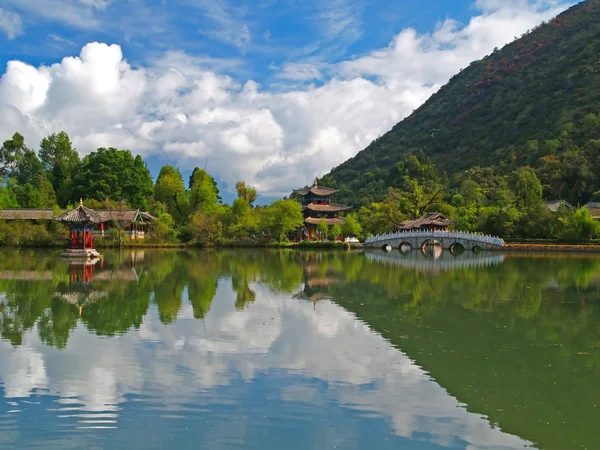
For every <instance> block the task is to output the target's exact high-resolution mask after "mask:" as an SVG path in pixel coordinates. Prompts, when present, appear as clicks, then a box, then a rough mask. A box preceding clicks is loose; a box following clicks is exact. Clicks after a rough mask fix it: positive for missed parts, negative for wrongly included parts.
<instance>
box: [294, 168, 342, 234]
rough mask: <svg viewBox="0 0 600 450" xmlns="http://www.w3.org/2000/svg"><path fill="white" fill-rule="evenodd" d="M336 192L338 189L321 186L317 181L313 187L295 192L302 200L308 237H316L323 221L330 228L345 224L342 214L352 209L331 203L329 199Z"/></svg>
mask: <svg viewBox="0 0 600 450" xmlns="http://www.w3.org/2000/svg"><path fill="white" fill-rule="evenodd" d="M336 192H337V190H336V189H332V188H328V187H323V186H319V185H318V184H317V180H315V183H314V184H313V185H312V186H311V187H306V188H303V189H295V190H294V193H296V194H297V195H299V196H300V197H301V198H302V200H301V202H302V213H303V214H304V224H305V231H306V235H307V236H306V237H313V236H315V234H316V230H317V226H318V225H319V223H321V221H324V222H325V223H326V224H327V225H330V226H331V225H343V224H344V223H345V219H344V218H343V217H340V213H342V212H344V211H347V210H348V209H350V206H347V205H338V204H335V203H331V202H330V200H329V197H331V196H332V195H333V194H335V193H336Z"/></svg>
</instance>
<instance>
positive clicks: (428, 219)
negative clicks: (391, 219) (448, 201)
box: [398, 212, 454, 231]
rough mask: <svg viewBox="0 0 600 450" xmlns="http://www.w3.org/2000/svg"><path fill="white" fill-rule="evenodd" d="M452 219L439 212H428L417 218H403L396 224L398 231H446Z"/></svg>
mask: <svg viewBox="0 0 600 450" xmlns="http://www.w3.org/2000/svg"><path fill="white" fill-rule="evenodd" d="M453 223H454V221H453V220H450V219H448V218H447V217H446V216H445V215H443V214H442V213H439V212H428V213H426V214H425V215H424V216H422V217H419V218H418V219H410V220H405V221H404V222H402V223H401V224H400V225H399V226H398V231H419V230H422V231H424V230H427V231H448V228H449V227H450V225H452V224H453Z"/></svg>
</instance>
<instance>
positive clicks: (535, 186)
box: [515, 168, 542, 210]
mask: <svg viewBox="0 0 600 450" xmlns="http://www.w3.org/2000/svg"><path fill="white" fill-rule="evenodd" d="M515 195H516V197H517V206H518V207H519V208H521V209H525V210H531V209H535V208H537V207H538V206H539V205H540V204H541V203H542V184H541V183H540V180H539V179H538V177H537V175H536V174H535V172H534V171H533V169H525V168H524V169H520V170H518V171H517V172H516V183H515Z"/></svg>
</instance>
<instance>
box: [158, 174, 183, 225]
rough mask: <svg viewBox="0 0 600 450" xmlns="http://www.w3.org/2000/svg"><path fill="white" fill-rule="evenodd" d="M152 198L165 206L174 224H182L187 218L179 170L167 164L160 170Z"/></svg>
mask: <svg viewBox="0 0 600 450" xmlns="http://www.w3.org/2000/svg"><path fill="white" fill-rule="evenodd" d="M154 198H155V199H156V201H159V202H162V203H164V204H165V205H166V207H167V211H168V212H169V214H171V216H172V217H173V218H174V219H175V222H176V223H182V222H183V221H184V220H185V219H186V218H187V199H186V193H185V188H184V186H183V178H182V177H181V172H180V171H179V169H177V168H175V167H173V166H171V165H169V164H165V165H164V166H163V167H162V168H161V169H160V173H159V174H158V178H157V180H156V185H155V186H154Z"/></svg>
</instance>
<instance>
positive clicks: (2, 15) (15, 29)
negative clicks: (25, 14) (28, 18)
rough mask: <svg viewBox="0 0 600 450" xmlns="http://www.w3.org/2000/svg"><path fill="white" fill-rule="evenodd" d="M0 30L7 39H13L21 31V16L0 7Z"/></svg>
mask: <svg viewBox="0 0 600 450" xmlns="http://www.w3.org/2000/svg"><path fill="white" fill-rule="evenodd" d="M0 30H2V31H4V33H6V36H7V37H8V38H9V39H14V38H15V37H17V36H18V35H19V34H21V32H22V27H21V16H19V15H18V14H17V13H14V12H11V11H8V10H6V9H4V8H0Z"/></svg>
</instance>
